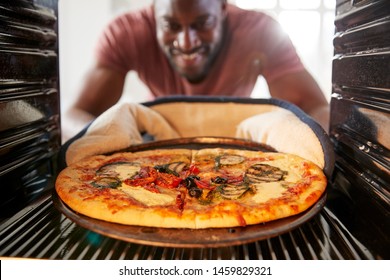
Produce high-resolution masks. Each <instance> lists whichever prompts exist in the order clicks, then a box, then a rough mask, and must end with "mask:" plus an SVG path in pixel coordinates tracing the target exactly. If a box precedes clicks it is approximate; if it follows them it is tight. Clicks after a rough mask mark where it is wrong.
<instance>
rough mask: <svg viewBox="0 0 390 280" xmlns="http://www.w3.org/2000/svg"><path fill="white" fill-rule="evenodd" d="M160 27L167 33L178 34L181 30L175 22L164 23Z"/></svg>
mask: <svg viewBox="0 0 390 280" xmlns="http://www.w3.org/2000/svg"><path fill="white" fill-rule="evenodd" d="M162 26H163V29H164V30H165V31H168V32H178V31H180V29H181V26H180V24H177V23H175V22H164V23H163V24H162Z"/></svg>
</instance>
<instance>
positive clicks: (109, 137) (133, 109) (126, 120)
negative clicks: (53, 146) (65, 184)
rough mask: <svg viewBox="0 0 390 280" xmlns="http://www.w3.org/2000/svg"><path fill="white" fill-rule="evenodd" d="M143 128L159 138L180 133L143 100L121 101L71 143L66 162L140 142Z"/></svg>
mask: <svg viewBox="0 0 390 280" xmlns="http://www.w3.org/2000/svg"><path fill="white" fill-rule="evenodd" d="M141 132H147V133H149V134H150V135H153V136H154V137H155V139H156V140H164V139H171V138H177V137H179V134H178V133H177V132H176V131H175V130H174V129H173V128H172V127H171V126H170V125H169V124H168V123H167V121H166V120H165V119H164V118H163V117H162V116H161V115H160V114H159V113H157V112H156V111H154V110H152V109H150V108H148V107H146V106H143V105H141V104H135V103H125V104H118V105H115V106H113V107H111V108H110V109H109V110H107V111H106V112H104V113H103V114H102V115H100V116H99V117H98V118H96V120H95V121H94V122H93V123H92V124H91V125H90V126H89V128H88V130H87V131H86V133H85V134H84V135H83V136H82V137H81V138H79V139H77V140H75V141H74V142H72V144H70V146H69V147H68V149H67V152H66V163H67V165H69V164H72V163H74V162H77V161H79V160H81V159H84V158H86V157H89V156H92V155H99V154H105V153H110V152H114V151H118V150H121V149H124V148H127V147H129V146H132V145H136V144H140V143H142V141H143V140H142V136H141Z"/></svg>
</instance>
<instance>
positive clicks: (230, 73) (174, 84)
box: [63, 0, 329, 137]
mask: <svg viewBox="0 0 390 280" xmlns="http://www.w3.org/2000/svg"><path fill="white" fill-rule="evenodd" d="M96 58H97V61H96V64H95V65H94V67H93V68H92V69H91V70H90V72H89V73H88V75H87V77H86V79H85V83H84V85H83V87H82V90H81V93H80V96H79V98H78V100H77V101H76V103H75V104H74V107H73V108H72V109H71V110H70V111H69V112H68V116H70V117H69V119H68V120H66V119H65V121H64V122H63V124H64V125H65V127H66V126H67V127H72V128H73V130H74V131H73V132H71V133H70V134H69V133H68V132H67V131H65V132H64V133H65V137H66V136H67V135H68V136H71V135H72V134H74V133H75V132H77V131H78V130H80V129H81V128H83V127H84V126H85V125H86V123H87V122H89V121H91V120H92V119H93V118H94V117H96V116H98V115H100V114H101V113H102V112H104V111H105V110H107V109H108V108H109V107H111V106H112V105H114V104H115V103H116V102H117V101H118V100H119V99H120V97H121V95H122V91H123V86H124V82H125V78H126V74H127V73H128V71H131V70H133V71H136V72H137V73H138V76H139V77H140V79H141V80H142V81H143V82H144V83H145V84H146V85H147V86H148V87H149V89H150V91H151V94H152V95H153V97H161V96H167V95H187V96H193V95H213V96H237V97H249V96H250V94H251V92H252V90H253V88H254V85H255V83H256V80H257V78H258V76H259V75H263V76H264V78H265V79H266V81H267V83H268V86H269V90H270V94H271V96H272V97H274V98H278V99H284V100H286V101H289V102H291V103H294V104H296V105H297V106H299V107H300V108H301V109H303V110H304V111H305V112H306V113H308V114H309V115H311V116H312V117H313V118H314V119H316V120H317V121H318V122H319V123H320V124H321V125H322V126H323V127H324V128H325V129H327V125H328V118H329V107H328V103H327V101H326V99H325V97H324V95H323V94H322V92H321V90H320V88H319V87H318V85H317V83H316V82H315V81H314V79H313V78H312V76H311V75H310V74H309V73H308V72H307V71H306V70H305V68H304V66H303V65H302V63H301V61H300V59H299V58H298V56H297V54H296V52H295V50H294V47H293V46H292V44H291V41H290V40H289V38H288V37H287V36H286V35H285V34H284V33H283V32H281V30H280V27H279V25H278V24H277V23H276V22H275V21H274V20H273V19H272V18H270V17H269V16H267V15H265V14H263V13H260V12H255V11H245V10H241V9H239V8H237V7H235V6H233V5H230V4H227V2H226V0H155V1H154V3H153V6H151V7H148V8H145V9H143V10H141V11H138V12H133V13H126V14H124V15H121V16H119V17H118V18H116V19H114V21H113V22H112V23H111V24H110V25H109V26H108V27H107V28H106V29H105V31H104V33H103V34H102V36H101V38H100V41H99V44H98V46H97V51H96Z"/></svg>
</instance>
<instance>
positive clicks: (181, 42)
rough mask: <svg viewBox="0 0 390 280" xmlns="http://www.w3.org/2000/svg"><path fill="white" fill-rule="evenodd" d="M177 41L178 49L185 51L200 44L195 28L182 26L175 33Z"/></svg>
mask: <svg viewBox="0 0 390 280" xmlns="http://www.w3.org/2000/svg"><path fill="white" fill-rule="evenodd" d="M177 43H178V46H179V49H180V50H182V51H184V52H186V51H191V50H192V49H194V48H196V47H198V46H199V45H200V40H199V37H198V34H197V32H196V30H194V29H192V28H190V27H187V28H183V30H182V31H181V32H180V33H179V34H178V35H177Z"/></svg>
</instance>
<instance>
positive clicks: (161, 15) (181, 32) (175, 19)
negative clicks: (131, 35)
mask: <svg viewBox="0 0 390 280" xmlns="http://www.w3.org/2000/svg"><path fill="white" fill-rule="evenodd" d="M225 12H226V3H225V1H223V0H156V1H155V16H156V27H157V40H158V43H159V45H160V47H161V48H162V50H163V52H164V53H165V54H166V56H167V57H168V59H169V61H170V63H171V65H172V66H173V67H174V68H175V69H176V71H178V72H179V73H180V74H181V75H182V76H184V77H185V78H187V79H188V80H189V81H190V82H193V83H196V82H199V81H201V80H202V79H203V78H204V77H205V76H206V75H207V72H208V71H209V68H210V67H211V64H212V63H213V61H214V60H215V57H216V56H217V54H218V52H219V50H220V48H221V46H222V44H221V43H222V38H223V32H224V19H225Z"/></svg>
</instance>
